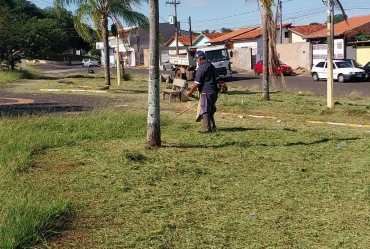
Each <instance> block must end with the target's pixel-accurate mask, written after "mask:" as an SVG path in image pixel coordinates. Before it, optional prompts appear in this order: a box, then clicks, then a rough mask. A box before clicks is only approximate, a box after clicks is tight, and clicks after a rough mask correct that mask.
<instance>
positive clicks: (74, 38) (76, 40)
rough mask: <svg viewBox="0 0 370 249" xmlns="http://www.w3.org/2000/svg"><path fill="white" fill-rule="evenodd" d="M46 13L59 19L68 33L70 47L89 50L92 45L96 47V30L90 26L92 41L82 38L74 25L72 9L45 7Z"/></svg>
mask: <svg viewBox="0 0 370 249" xmlns="http://www.w3.org/2000/svg"><path fill="white" fill-rule="evenodd" d="M44 13H45V16H46V17H47V18H51V19H55V20H57V21H58V23H59V24H60V26H61V28H62V29H63V30H64V31H65V32H66V33H67V35H68V44H69V48H73V49H83V50H85V51H87V52H89V51H90V49H91V47H95V42H97V41H98V37H97V35H96V33H95V31H94V30H93V29H92V28H90V27H89V28H88V29H89V30H88V32H89V33H90V35H91V36H92V37H93V39H92V42H86V41H85V40H84V39H82V37H81V36H80V35H79V34H78V32H77V30H76V29H75V27H74V22H73V14H72V12H71V11H67V10H66V9H59V10H58V11H57V10H56V9H55V8H45V9H44Z"/></svg>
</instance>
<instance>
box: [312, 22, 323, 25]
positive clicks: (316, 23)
mask: <svg viewBox="0 0 370 249" xmlns="http://www.w3.org/2000/svg"><path fill="white" fill-rule="evenodd" d="M320 24H321V23H318V22H311V23H310V25H320Z"/></svg>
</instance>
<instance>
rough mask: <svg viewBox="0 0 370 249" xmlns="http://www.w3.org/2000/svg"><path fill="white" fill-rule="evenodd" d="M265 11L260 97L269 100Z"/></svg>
mask: <svg viewBox="0 0 370 249" xmlns="http://www.w3.org/2000/svg"><path fill="white" fill-rule="evenodd" d="M267 15H268V13H267V11H266V9H265V7H263V10H262V29H263V75H262V99H265V100H270V92H269V66H268V65H269V63H268V62H269V34H268V27H267V20H268V19H267Z"/></svg>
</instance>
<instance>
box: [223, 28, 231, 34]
mask: <svg viewBox="0 0 370 249" xmlns="http://www.w3.org/2000/svg"><path fill="white" fill-rule="evenodd" d="M221 32H222V33H229V32H233V30H232V29H228V28H222V29H221Z"/></svg>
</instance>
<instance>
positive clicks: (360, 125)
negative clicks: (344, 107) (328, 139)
mask: <svg viewBox="0 0 370 249" xmlns="http://www.w3.org/2000/svg"><path fill="white" fill-rule="evenodd" d="M248 117H252V118H266V119H274V120H277V121H278V122H281V120H278V119H277V117H273V116H259V115H248ZM306 123H310V124H327V125H339V126H348V127H357V128H370V125H367V124H350V123H336V122H323V121H314V120H306Z"/></svg>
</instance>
